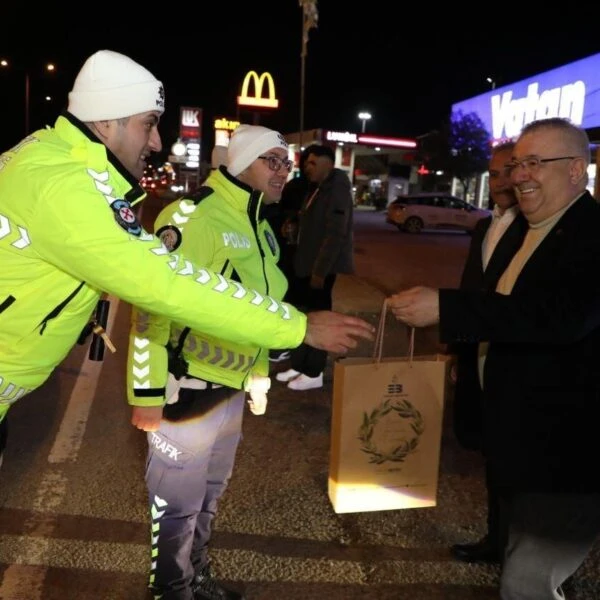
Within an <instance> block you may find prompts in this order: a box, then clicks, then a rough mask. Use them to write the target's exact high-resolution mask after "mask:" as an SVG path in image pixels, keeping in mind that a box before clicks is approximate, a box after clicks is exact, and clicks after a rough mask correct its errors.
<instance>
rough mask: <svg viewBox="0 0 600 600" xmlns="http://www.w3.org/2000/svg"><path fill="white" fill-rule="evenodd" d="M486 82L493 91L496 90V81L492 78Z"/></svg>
mask: <svg viewBox="0 0 600 600" xmlns="http://www.w3.org/2000/svg"><path fill="white" fill-rule="evenodd" d="M486 81H487V82H488V83H489V84H490V86H491V87H492V89H493V90H495V89H496V81H495V80H494V79H492V78H491V77H487V78H486Z"/></svg>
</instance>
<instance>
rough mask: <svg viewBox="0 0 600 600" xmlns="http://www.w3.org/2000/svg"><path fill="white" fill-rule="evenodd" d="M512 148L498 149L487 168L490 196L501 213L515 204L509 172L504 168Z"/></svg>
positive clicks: (510, 155)
mask: <svg viewBox="0 0 600 600" xmlns="http://www.w3.org/2000/svg"><path fill="white" fill-rule="evenodd" d="M512 152H513V147H512V146H509V147H506V148H498V150H496V151H495V152H494V153H493V154H492V158H491V159H490V164H489V167H488V172H489V185H490V196H491V197H492V201H493V203H494V204H495V205H497V206H498V208H499V209H500V210H501V211H505V210H506V209H507V208H510V207H511V206H513V205H515V204H516V203H517V197H516V196H515V191H514V189H513V186H512V183H511V180H510V171H509V169H508V167H507V166H506V165H507V163H509V162H510V159H511V157H512Z"/></svg>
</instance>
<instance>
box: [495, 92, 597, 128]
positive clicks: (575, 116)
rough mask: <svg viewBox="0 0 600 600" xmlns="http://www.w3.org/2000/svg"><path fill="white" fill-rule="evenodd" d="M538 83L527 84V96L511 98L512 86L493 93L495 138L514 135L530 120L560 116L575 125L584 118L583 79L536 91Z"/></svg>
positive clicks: (579, 123)
mask: <svg viewBox="0 0 600 600" xmlns="http://www.w3.org/2000/svg"><path fill="white" fill-rule="evenodd" d="M538 87H539V84H538V83H537V82H536V83H531V84H530V85H529V86H527V96H525V97H524V98H514V99H513V97H512V96H513V93H512V91H511V90H508V91H507V92H504V93H503V94H502V96H500V94H496V95H494V96H492V129H493V136H494V139H502V138H514V137H516V136H517V135H519V133H520V132H521V129H523V127H525V125H527V124H528V123H531V122H532V121H537V120H539V119H549V118H551V117H562V118H565V119H569V120H570V121H571V122H573V123H574V124H575V125H581V123H582V122H583V109H584V106H585V83H584V82H583V81H576V82H575V83H570V84H568V85H563V86H562V87H557V88H553V89H550V90H544V91H542V92H541V93H539V92H538Z"/></svg>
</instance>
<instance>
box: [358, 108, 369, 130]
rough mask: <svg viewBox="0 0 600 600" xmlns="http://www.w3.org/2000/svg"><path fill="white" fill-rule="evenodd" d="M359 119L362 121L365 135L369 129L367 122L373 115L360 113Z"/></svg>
mask: <svg viewBox="0 0 600 600" xmlns="http://www.w3.org/2000/svg"><path fill="white" fill-rule="evenodd" d="M358 118H359V119H360V120H361V121H362V132H363V133H364V132H365V129H366V127H367V121H368V120H369V119H370V118H371V113H368V112H359V113H358Z"/></svg>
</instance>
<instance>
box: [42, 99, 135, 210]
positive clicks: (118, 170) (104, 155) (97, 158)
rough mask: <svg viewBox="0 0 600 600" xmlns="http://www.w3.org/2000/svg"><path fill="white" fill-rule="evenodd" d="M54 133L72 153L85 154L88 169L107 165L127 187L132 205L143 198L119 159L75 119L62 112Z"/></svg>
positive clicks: (98, 169) (99, 168) (128, 198)
mask: <svg viewBox="0 0 600 600" xmlns="http://www.w3.org/2000/svg"><path fill="white" fill-rule="evenodd" d="M54 129H55V131H56V133H57V134H58V135H59V136H60V137H61V138H62V139H63V140H64V141H65V142H67V143H68V144H69V145H71V146H73V152H75V153H77V154H79V153H85V154H84V156H85V160H86V162H87V165H88V167H89V168H92V169H94V170H96V171H104V170H106V168H107V163H108V167H109V170H110V171H114V172H115V173H113V174H115V175H116V176H117V177H120V178H121V179H122V180H124V182H125V183H126V184H127V185H128V186H129V188H130V189H129V191H127V192H126V193H125V199H126V200H128V201H129V202H130V203H132V204H133V203H134V202H136V201H138V200H139V199H141V198H142V197H143V196H145V194H146V192H145V191H144V188H142V186H141V185H140V182H139V181H138V180H137V179H136V178H135V177H134V176H133V175H132V174H131V173H130V172H129V171H128V170H127V169H126V168H125V167H124V166H123V165H122V163H121V162H120V161H119V159H118V158H117V157H116V156H115V155H114V154H113V153H112V152H111V151H110V150H109V149H108V148H107V147H106V146H105V145H104V144H103V143H102V142H101V141H100V140H99V139H98V138H97V137H96V136H95V135H94V134H93V132H92V131H91V130H90V129H89V128H88V127H87V126H86V125H85V124H84V123H83V122H82V121H80V120H79V119H78V118H77V117H75V116H74V115H72V114H71V113H69V112H66V111H65V112H63V114H62V115H60V116H59V117H58V119H57V120H56V123H55V125H54ZM82 158H83V157H82Z"/></svg>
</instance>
